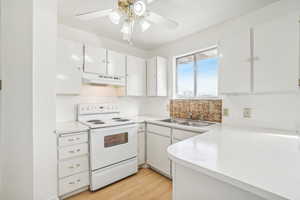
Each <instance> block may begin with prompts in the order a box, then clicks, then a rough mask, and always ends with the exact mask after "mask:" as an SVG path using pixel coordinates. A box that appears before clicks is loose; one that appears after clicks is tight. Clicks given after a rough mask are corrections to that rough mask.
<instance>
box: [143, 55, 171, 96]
mask: <svg viewBox="0 0 300 200" xmlns="http://www.w3.org/2000/svg"><path fill="white" fill-rule="evenodd" d="M167 72H168V60H167V59H165V58H162V57H158V56H157V57H154V58H152V59H149V60H148V61H147V96H167V95H168V87H167V85H168V73H167Z"/></svg>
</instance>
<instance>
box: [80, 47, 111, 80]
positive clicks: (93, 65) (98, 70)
mask: <svg viewBox="0 0 300 200" xmlns="http://www.w3.org/2000/svg"><path fill="white" fill-rule="evenodd" d="M84 49H85V51H84V58H85V59H84V72H87V73H93V74H103V75H105V74H107V66H106V49H104V48H100V47H95V46H91V45H85V48H84Z"/></svg>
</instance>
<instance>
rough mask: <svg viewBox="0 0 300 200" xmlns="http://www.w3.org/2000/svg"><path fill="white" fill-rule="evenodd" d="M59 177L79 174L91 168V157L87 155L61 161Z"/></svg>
mask: <svg viewBox="0 0 300 200" xmlns="http://www.w3.org/2000/svg"><path fill="white" fill-rule="evenodd" d="M58 165H59V169H58V174H59V178H63V177H66V176H70V175H73V174H77V173H79V172H84V171H88V170H89V159H88V157H87V156H84V157H80V158H75V159H70V160H66V161H60V162H59V164H58Z"/></svg>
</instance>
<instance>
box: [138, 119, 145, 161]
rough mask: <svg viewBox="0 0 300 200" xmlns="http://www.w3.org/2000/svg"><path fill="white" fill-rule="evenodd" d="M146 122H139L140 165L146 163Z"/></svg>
mask: <svg viewBox="0 0 300 200" xmlns="http://www.w3.org/2000/svg"><path fill="white" fill-rule="evenodd" d="M145 130H146V128H145V123H141V124H139V129H138V165H139V166H140V165H143V164H145V163H146V133H145Z"/></svg>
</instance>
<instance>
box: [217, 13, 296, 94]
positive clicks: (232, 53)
mask: <svg viewBox="0 0 300 200" xmlns="http://www.w3.org/2000/svg"><path fill="white" fill-rule="evenodd" d="M299 30H300V29H299V15H298V14H297V15H295V14H290V15H288V16H283V17H280V18H275V19H273V20H272V21H269V22H266V23H263V24H259V25H257V26H255V27H253V28H252V29H251V31H250V32H247V31H244V32H241V33H238V34H235V35H232V36H231V37H228V38H225V39H223V40H222V41H221V42H220V54H221V55H222V56H221V61H220V63H221V66H220V73H219V92H220V93H221V94H229V93H272V92H293V91H299V85H298V80H299V55H300V51H299V47H300V45H299V41H300V40H299V39H300V38H299V37H300V32H299Z"/></svg>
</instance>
